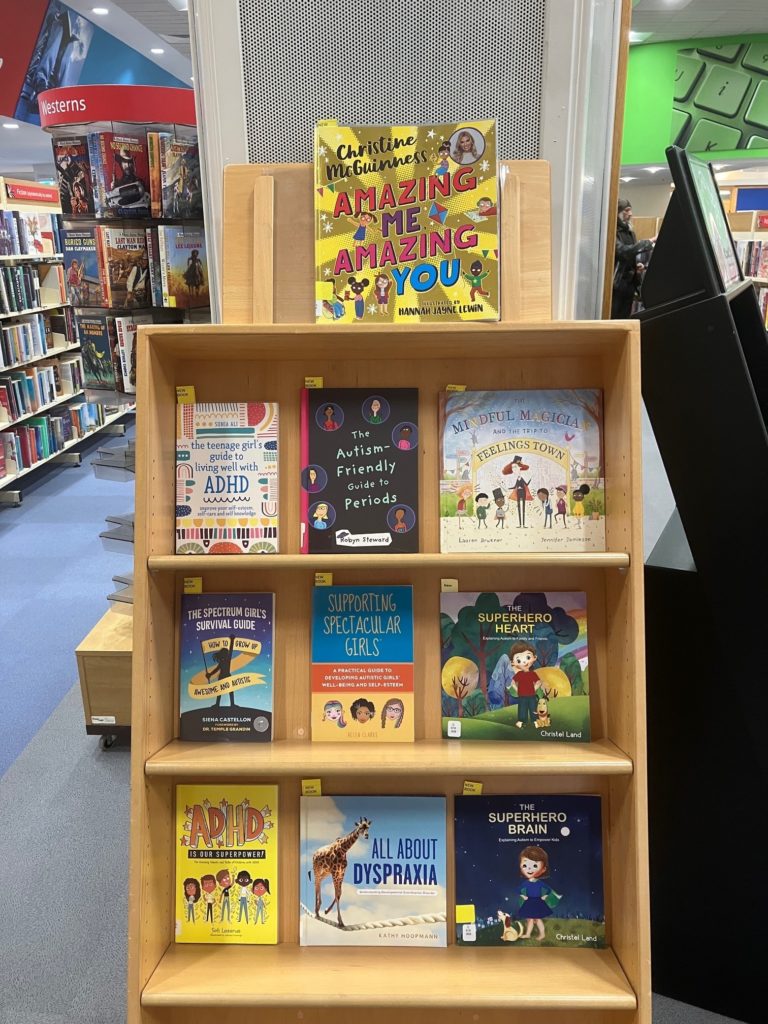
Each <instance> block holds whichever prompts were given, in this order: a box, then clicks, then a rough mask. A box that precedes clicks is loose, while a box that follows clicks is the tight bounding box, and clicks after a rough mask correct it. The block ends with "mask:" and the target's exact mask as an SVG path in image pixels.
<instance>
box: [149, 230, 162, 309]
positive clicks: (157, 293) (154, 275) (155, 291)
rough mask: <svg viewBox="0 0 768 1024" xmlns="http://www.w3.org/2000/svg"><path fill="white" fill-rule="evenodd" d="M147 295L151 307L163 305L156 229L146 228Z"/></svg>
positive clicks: (158, 242) (158, 243)
mask: <svg viewBox="0 0 768 1024" xmlns="http://www.w3.org/2000/svg"><path fill="white" fill-rule="evenodd" d="M145 230H146V242H147V262H148V270H149V294H150V299H151V302H152V305H153V306H162V305H163V272H162V268H161V266H160V241H159V239H158V237H157V228H156V227H152V228H146V229H145Z"/></svg>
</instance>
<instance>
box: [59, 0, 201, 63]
mask: <svg viewBox="0 0 768 1024" xmlns="http://www.w3.org/2000/svg"><path fill="white" fill-rule="evenodd" d="M67 2H68V3H70V2H71V0H67ZM91 6H93V4H92V5H91ZM103 6H104V7H109V6H114V7H120V8H122V10H124V11H125V13H126V14H130V16H131V17H132V18H135V19H136V21H138V22H140V23H141V24H142V25H143V26H144V27H145V28H147V29H149V31H150V32H154V34H155V35H157V36H160V37H161V38H162V39H163V40H165V42H167V43H168V44H169V45H170V46H172V47H173V48H174V49H176V50H178V52H179V53H180V54H182V55H183V56H184V57H186V58H187V59H189V57H190V49H189V19H188V15H187V12H186V10H183V11H179V10H178V9H177V8H178V7H179V0H175V2H174V3H173V4H171V2H170V0H119V3H115V4H111V3H107V2H105V3H104V4H103ZM94 20H96V21H98V22H99V24H101V25H102V26H103V27H104V28H106V27H107V25H106V22H107V21H108V20H109V19H108V18H98V19H94Z"/></svg>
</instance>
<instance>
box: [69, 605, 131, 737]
mask: <svg viewBox="0 0 768 1024" xmlns="http://www.w3.org/2000/svg"><path fill="white" fill-rule="evenodd" d="M132 646H133V609H132V608H131V606H130V605H125V606H124V607H123V608H121V609H120V610H119V611H118V610H117V609H115V608H109V609H108V610H107V611H106V612H105V613H104V615H102V617H101V618H100V619H99V621H98V622H97V623H96V625H95V626H94V627H93V629H92V630H91V631H90V633H89V634H88V636H86V637H85V639H84V640H82V641H81V642H80V643H79V644H78V645H77V647H76V648H75V654H76V655H77V672H78V675H79V677H80V690H81V692H82V695H83V712H84V713H85V731H86V732H87V733H88V735H89V736H116V735H127V734H129V733H130V727H131V648H132Z"/></svg>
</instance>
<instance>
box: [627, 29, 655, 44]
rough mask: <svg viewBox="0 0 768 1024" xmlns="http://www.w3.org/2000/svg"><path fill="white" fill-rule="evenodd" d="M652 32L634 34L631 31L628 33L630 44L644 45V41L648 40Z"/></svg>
mask: <svg viewBox="0 0 768 1024" xmlns="http://www.w3.org/2000/svg"><path fill="white" fill-rule="evenodd" d="M652 35H653V32H636V31H635V30H634V29H632V30H631V31H630V33H629V41H630V43H644V42H645V40H646V39H650V37H651V36H652Z"/></svg>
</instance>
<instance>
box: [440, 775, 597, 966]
mask: <svg viewBox="0 0 768 1024" xmlns="http://www.w3.org/2000/svg"><path fill="white" fill-rule="evenodd" d="M454 816H455V838H454V842H455V850H456V942H457V944H458V945H460V946H505V945H509V946H516V947H522V946H565V947H576V946H584V947H588V948H593V949H598V948H601V947H603V946H604V945H605V907H604V902H603V849H602V824H601V813H600V797H599V796H580V795H579V796H489V797H480V796H458V797H456V800H455V805H454Z"/></svg>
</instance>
